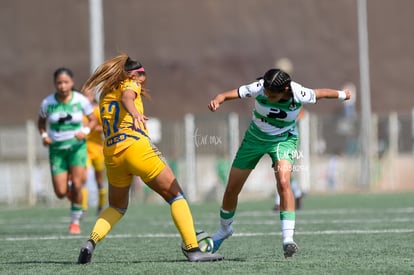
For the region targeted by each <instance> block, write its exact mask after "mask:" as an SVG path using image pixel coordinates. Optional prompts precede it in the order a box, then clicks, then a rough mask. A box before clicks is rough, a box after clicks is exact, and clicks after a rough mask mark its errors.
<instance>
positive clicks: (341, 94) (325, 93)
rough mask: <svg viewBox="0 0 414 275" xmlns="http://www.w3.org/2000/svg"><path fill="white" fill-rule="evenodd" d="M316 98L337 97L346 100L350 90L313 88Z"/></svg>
mask: <svg viewBox="0 0 414 275" xmlns="http://www.w3.org/2000/svg"><path fill="white" fill-rule="evenodd" d="M314 91H315V95H316V99H321V98H339V99H342V100H348V99H350V98H351V92H350V91H349V90H348V89H345V90H343V91H341V90H333V89H315V90H314Z"/></svg>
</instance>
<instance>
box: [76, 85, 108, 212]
mask: <svg viewBox="0 0 414 275" xmlns="http://www.w3.org/2000/svg"><path fill="white" fill-rule="evenodd" d="M84 95H85V96H86V98H88V99H89V101H90V102H91V104H92V106H93V113H94V114H95V117H96V118H97V121H98V123H97V125H96V126H95V128H93V129H92V130H91V132H90V133H89V135H88V136H87V137H86V144H87V148H88V165H87V169H88V171H87V173H88V175H91V174H93V177H92V178H91V177H88V178H87V181H91V180H94V181H95V182H96V187H97V189H98V210H97V213H98V215H99V214H100V213H101V211H102V209H103V207H104V205H105V203H106V198H107V192H106V188H105V185H104V179H105V175H104V171H105V163H104V155H103V132H102V120H101V116H100V114H99V106H98V103H97V102H96V99H95V95H94V92H93V90H91V89H89V90H86V91H84ZM89 170H93V172H92V173H90V172H91V171H89ZM88 193H89V192H88V187H87V185H85V186H84V187H83V188H82V195H83V199H82V200H83V202H82V208H83V212H84V214H85V212H86V211H87V209H88V197H89V196H88Z"/></svg>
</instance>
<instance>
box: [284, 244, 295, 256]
mask: <svg viewBox="0 0 414 275" xmlns="http://www.w3.org/2000/svg"><path fill="white" fill-rule="evenodd" d="M298 250H299V248H298V245H297V244H296V243H287V244H284V245H283V255H284V256H285V258H291V257H292V256H293V255H294V254H295V253H297V252H298Z"/></svg>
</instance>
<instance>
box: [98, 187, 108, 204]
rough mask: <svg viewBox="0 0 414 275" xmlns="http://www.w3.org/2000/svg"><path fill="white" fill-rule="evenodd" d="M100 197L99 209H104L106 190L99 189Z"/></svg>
mask: <svg viewBox="0 0 414 275" xmlns="http://www.w3.org/2000/svg"><path fill="white" fill-rule="evenodd" d="M98 195H99V199H98V208H102V207H104V205H105V203H106V188H100V189H98Z"/></svg>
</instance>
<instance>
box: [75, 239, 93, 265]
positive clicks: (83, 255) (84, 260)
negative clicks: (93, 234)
mask: <svg viewBox="0 0 414 275" xmlns="http://www.w3.org/2000/svg"><path fill="white" fill-rule="evenodd" d="M94 249H95V244H94V243H93V242H92V241H91V240H88V241H87V242H86V243H85V244H84V245H83V246H82V248H81V250H80V253H79V258H78V264H88V263H90V262H91V259H92V254H93V251H94Z"/></svg>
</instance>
